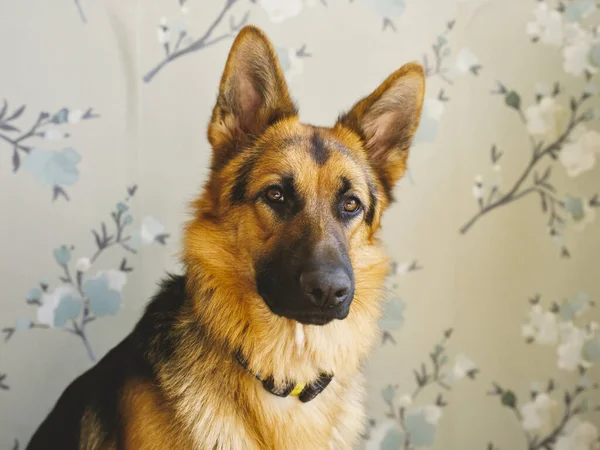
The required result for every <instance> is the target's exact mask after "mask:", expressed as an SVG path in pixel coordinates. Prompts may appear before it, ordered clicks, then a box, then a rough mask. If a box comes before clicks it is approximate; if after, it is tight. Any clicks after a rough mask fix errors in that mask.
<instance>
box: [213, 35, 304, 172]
mask: <svg viewBox="0 0 600 450" xmlns="http://www.w3.org/2000/svg"><path fill="white" fill-rule="evenodd" d="M297 114H298V111H297V109H296V107H295V105H294V103H293V102H292V100H291V98H290V95H289V93H288V89H287V85H286V83H285V78H284V76H283V73H282V71H281V67H280V65H279V61H278V59H277V54H276V52H275V49H274V48H273V46H272V45H271V42H270V41H269V38H268V37H267V36H266V35H265V33H264V32H263V31H261V30H260V29H259V28H257V27H254V26H251V25H248V26H245V27H244V28H242V30H241V31H240V32H239V33H238V35H237V37H236V38H235V41H234V42H233V45H232V47H231V51H230V52H229V57H228V58H227V63H226V64H225V70H224V72H223V76H222V78H221V84H220V86H219V95H218V97H217V103H216V105H215V107H214V109H213V114H212V118H211V121H210V125H209V127H208V140H209V141H210V143H211V145H212V147H213V152H214V153H213V158H214V159H213V166H214V163H215V162H216V163H217V164H218V161H219V160H220V159H222V158H227V157H228V155H229V154H231V153H232V152H234V151H235V150H236V149H238V148H239V147H241V146H243V145H245V144H246V143H247V142H249V141H251V140H252V139H253V138H256V137H257V136H259V135H260V134H262V133H263V132H264V131H265V130H266V129H267V127H268V126H269V125H271V124H273V123H275V122H277V121H278V120H280V119H283V118H285V117H289V116H295V115H297Z"/></svg>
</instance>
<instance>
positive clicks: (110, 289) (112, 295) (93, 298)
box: [82, 270, 127, 317]
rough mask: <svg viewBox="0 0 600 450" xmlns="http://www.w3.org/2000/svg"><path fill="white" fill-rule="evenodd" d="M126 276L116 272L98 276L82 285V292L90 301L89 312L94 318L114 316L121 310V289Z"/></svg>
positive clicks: (110, 271)
mask: <svg viewBox="0 0 600 450" xmlns="http://www.w3.org/2000/svg"><path fill="white" fill-rule="evenodd" d="M126 281H127V277H126V275H125V274H124V273H123V272H121V271H117V270H109V271H107V272H105V273H101V274H98V276H96V277H94V278H90V279H88V280H86V281H85V282H84V283H83V286H82V290H83V293H84V294H85V295H86V297H87V298H89V300H90V310H91V312H92V313H93V314H94V315H95V316H96V317H102V316H107V315H111V316H112V315H115V314H117V313H118V312H119V309H120V308H121V289H123V286H124V285H125V282H126Z"/></svg>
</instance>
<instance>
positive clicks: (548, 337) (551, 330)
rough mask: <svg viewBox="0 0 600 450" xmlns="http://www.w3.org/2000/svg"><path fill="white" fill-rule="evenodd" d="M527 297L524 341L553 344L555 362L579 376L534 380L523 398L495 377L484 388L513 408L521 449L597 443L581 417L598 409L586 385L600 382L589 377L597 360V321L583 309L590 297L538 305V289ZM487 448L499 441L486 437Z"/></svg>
mask: <svg viewBox="0 0 600 450" xmlns="http://www.w3.org/2000/svg"><path fill="white" fill-rule="evenodd" d="M529 302H530V305H531V311H530V312H529V313H528V314H527V317H526V322H525V324H524V326H523V327H522V334H523V335H524V337H525V339H526V340H525V342H527V343H529V344H533V343H538V344H544V345H551V346H553V347H554V346H556V350H557V352H556V356H557V368H558V369H559V370H561V371H566V372H568V373H572V374H573V375H574V376H576V377H578V380H577V381H575V382H571V383H572V385H571V383H569V382H566V381H565V382H564V383H562V384H563V386H561V387H560V389H559V387H558V386H557V384H556V383H555V381H554V379H553V378H549V379H548V381H547V382H546V383H541V382H538V381H536V382H533V383H531V389H530V391H529V395H528V397H526V399H525V400H522V399H519V396H518V395H517V394H516V393H515V391H513V390H511V389H508V388H506V387H503V386H500V385H499V384H498V383H493V389H492V391H491V392H489V394H490V395H492V396H496V397H498V398H499V400H500V404H501V405H502V406H503V407H505V408H508V409H511V410H513V412H514V416H515V417H516V418H517V419H518V421H519V422H520V427H521V428H522V431H523V433H524V435H525V440H526V446H524V447H523V448H524V449H525V448H526V449H527V450H543V449H546V450H575V449H577V450H579V449H581V450H584V449H585V450H589V449H597V448H598V449H600V441H599V440H598V430H597V428H596V426H595V425H593V424H591V423H589V422H585V421H582V420H581V418H582V416H583V415H584V414H586V413H588V412H589V413H592V414H597V413H598V411H600V409H597V408H594V407H593V406H592V404H591V403H590V400H591V399H592V398H591V397H590V394H591V391H594V390H597V389H598V388H599V387H600V386H599V385H598V383H593V382H591V377H590V378H588V373H590V371H591V370H593V369H594V368H595V367H594V366H595V365H598V364H600V335H599V334H598V329H599V328H600V326H599V325H598V324H597V323H596V322H595V321H590V320H586V319H587V317H586V313H587V312H588V311H589V310H590V309H591V308H592V307H594V305H595V303H594V302H593V301H592V300H591V299H590V298H589V296H588V295H587V294H586V293H585V292H579V293H577V294H575V295H574V296H573V297H572V298H570V299H569V300H565V301H563V302H561V303H553V304H552V305H551V306H550V307H549V308H544V307H543V306H542V303H541V297H540V296H539V295H537V296H535V297H534V298H532V299H530V301H529ZM544 330H545V331H544ZM570 379H571V380H573V378H570ZM488 449H489V450H497V449H498V447H496V446H495V445H494V444H493V443H491V442H490V443H489V444H488Z"/></svg>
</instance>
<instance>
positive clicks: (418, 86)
mask: <svg viewBox="0 0 600 450" xmlns="http://www.w3.org/2000/svg"><path fill="white" fill-rule="evenodd" d="M257 80H258V81H257ZM259 88H260V89H259ZM423 89H424V82H423V71H422V69H421V68H420V66H418V65H416V64H411V65H407V66H405V67H403V68H402V69H400V70H399V71H397V72H395V73H394V74H393V75H392V76H390V77H389V78H388V80H386V81H385V82H384V83H383V84H382V86H380V87H379V88H378V89H377V90H376V91H375V92H374V93H373V94H372V95H371V96H369V97H367V98H366V99H364V100H362V101H361V102H359V103H358V104H357V105H356V106H355V108H354V109H353V110H352V111H351V112H350V113H349V114H348V115H347V117H346V120H341V121H340V122H339V123H337V124H336V125H335V126H334V127H333V128H315V127H312V126H310V125H305V124H302V123H300V122H299V120H298V117H297V115H296V113H295V110H294V107H293V104H292V102H291V100H290V98H289V95H288V93H287V88H286V86H285V82H284V81H283V75H282V73H281V69H280V67H279V63H278V62H277V59H276V57H275V52H274V50H273V48H272V46H271V44H270V43H269V41H268V39H267V38H266V36H265V35H264V34H263V33H262V32H261V31H260V30H258V29H256V28H254V27H246V28H244V29H243V30H242V31H241V32H240V34H239V36H238V37H237V38H236V41H235V42H234V44H233V47H232V50H231V53H230V56H229V59H228V61H227V64H226V68H225V72H224V75H223V78H222V80H221V85H220V93H219V99H218V101H217V105H216V106H215V109H214V110H213V116H212V119H211V124H210V126H209V130H208V134H209V140H210V142H211V145H212V146H213V171H212V172H211V175H210V179H209V180H208V182H207V183H206V186H205V190H204V192H203V194H202V196H201V197H200V199H199V200H197V201H196V202H195V203H194V205H193V207H194V212H193V218H192V219H191V220H190V222H189V223H188V224H187V226H186V229H185V235H184V243H183V255H182V257H183V261H184V263H185V267H186V273H187V277H188V286H187V288H188V292H189V293H190V295H191V296H192V301H191V302H189V304H188V305H187V306H186V307H185V308H184V309H183V310H182V311H181V313H180V315H179V317H178V321H177V324H176V326H175V331H174V332H175V333H177V336H178V341H177V342H178V345H177V347H176V349H175V351H174V354H173V355H172V359H171V361H170V362H168V363H167V362H166V363H164V364H161V365H160V366H159V367H160V369H159V371H158V374H157V377H158V386H153V385H149V384H148V383H146V382H141V381H139V380H132V381H130V382H129V383H128V385H127V386H126V389H125V392H124V395H123V398H122V407H123V416H124V417H123V419H124V423H125V424H126V426H125V431H124V434H125V441H126V446H125V448H127V449H144V450H145V449H148V450H151V449H166V448H173V449H175V448H177V449H188V448H189V449H192V448H194V449H202V450H215V449H218V450H225V449H227V450H259V449H260V450H266V449H277V450H296V449H298V450H315V449H351V448H355V446H356V445H357V443H358V439H359V433H360V432H361V431H362V427H363V410H362V401H363V395H364V388H363V385H364V380H363V378H362V375H361V364H362V363H363V362H364V360H365V357H366V356H367V354H368V352H369V350H370V349H371V347H372V345H373V343H374V342H375V340H376V339H377V337H378V328H377V320H378V318H379V314H380V302H381V300H382V297H383V282H384V278H385V276H386V274H387V272H388V267H389V266H388V259H387V257H386V256H385V254H384V251H383V250H382V248H381V246H380V244H379V242H378V239H377V230H378V229H379V225H380V218H381V214H382V212H383V210H384V209H385V208H386V207H387V206H388V204H389V198H387V197H386V196H385V195H383V194H381V192H382V191H383V189H384V188H385V186H384V185H385V184H386V183H387V184H393V182H395V181H396V180H397V179H398V178H400V176H401V175H402V173H403V172H404V169H405V163H406V154H407V152H408V147H409V145H410V140H411V138H412V135H413V133H414V131H415V130H416V127H417V125H418V119H419V116H420V110H421V105H422V96H423V92H422V91H423ZM240 90H241V91H240ZM248 110H250V111H254V112H255V113H256V114H248V113H247V111H248ZM273 117H276V119H277V120H276V121H275V122H276V123H275V124H271V123H270V121H272V120H273ZM396 125H397V127H396V128H394V127H395V126H396ZM398 127H399V128H398ZM397 128H398V129H397ZM315 132H317V133H319V136H321V138H322V139H323V141H324V142H325V143H326V145H331V146H334V147H335V146H338V147H343V149H344V151H345V152H347V153H344V152H342V151H338V152H336V151H333V152H331V156H330V158H329V159H328V160H327V162H326V163H324V164H323V165H319V164H317V163H316V162H315V161H314V160H313V159H312V158H311V156H310V155H309V154H308V152H307V151H306V148H307V142H308V141H309V139H310V136H311V135H312V134H313V133H315ZM361 133H364V135H365V136H366V137H367V142H366V143H365V145H364V146H363V141H361V138H360V134H361ZM257 136H260V137H258V138H256V137H257ZM240 148H244V153H243V155H238V154H237V153H235V151H236V150H238V149H240ZM232 149H233V150H232ZM282 149H284V150H285V152H283V153H282ZM248 158H256V160H257V164H256V165H255V167H254V168H253V171H252V176H251V177H250V178H249V180H248V184H247V186H246V190H247V195H248V196H249V197H252V196H253V195H255V194H256V193H257V192H259V191H260V189H261V188H262V187H263V186H265V185H267V184H268V183H269V181H270V180H271V179H272V178H273V176H274V173H275V172H281V171H289V172H291V173H293V174H294V176H295V182H296V186H297V189H298V191H299V192H300V193H302V195H303V196H304V197H305V198H306V199H307V202H306V206H305V211H304V212H303V214H302V217H301V218H299V219H298V220H297V223H292V224H290V225H288V226H287V228H286V231H285V232H286V233H287V234H289V236H290V238H292V237H294V236H297V235H298V234H299V233H300V230H301V228H302V227H305V226H306V225H307V224H310V227H311V230H314V231H315V232H316V233H317V234H318V233H319V232H321V231H322V233H325V231H326V229H328V227H329V228H331V227H334V228H335V227H337V228H335V229H336V230H339V232H340V233H343V235H344V237H345V239H346V241H347V245H348V249H349V255H350V259H351V263H352V268H353V270H354V275H355V297H354V300H353V303H352V305H351V309H350V313H349V315H348V317H347V318H346V319H344V320H335V321H333V322H331V323H329V324H327V325H324V326H311V325H299V324H298V323H297V322H295V321H292V320H289V319H286V318H283V317H280V316H276V315H275V314H273V313H272V312H271V311H270V310H269V308H268V307H267V305H266V304H265V302H264V300H263V299H262V298H261V297H259V295H258V294H257V293H256V283H255V273H254V263H255V261H256V260H257V258H259V257H260V256H262V255H265V254H268V252H269V251H270V250H271V249H272V245H273V244H272V242H273V238H274V236H278V235H279V234H280V233H281V232H282V229H281V226H282V225H280V224H279V223H278V222H277V221H276V220H275V219H274V218H273V215H272V213H270V212H269V211H268V210H267V208H266V207H263V206H260V205H244V206H235V205H232V204H231V201H230V197H231V192H232V189H234V183H235V174H236V173H238V172H239V171H240V169H241V168H243V166H244V164H245V162H246V161H247V160H248ZM364 166H368V169H367V170H366V171H365V170H362V169H361V167H363V168H364ZM347 173H351V174H353V177H354V178H353V179H354V180H355V185H356V190H357V193H358V194H359V195H360V196H361V197H362V198H367V199H368V197H369V192H368V183H369V182H371V183H373V184H374V186H375V187H376V188H377V192H379V194H378V197H377V207H376V209H375V213H374V220H373V222H372V223H371V224H370V225H366V224H365V223H364V221H363V222H360V221H357V222H355V223H352V224H351V225H350V226H348V227H347V228H340V227H341V225H339V224H336V223H333V221H332V219H331V218H330V217H329V216H328V215H327V214H326V211H329V209H328V208H330V207H329V205H330V198H329V197H328V195H330V194H331V193H332V192H335V191H336V189H338V187H336V186H337V185H336V183H337V182H338V180H339V178H340V175H341V174H347ZM200 327H201V328H202V330H204V331H203V333H200V332H198V330H199V329H200ZM299 327H300V329H299ZM236 349H241V350H242V353H243V354H244V355H245V357H246V358H247V360H248V364H249V367H250V369H251V370H252V371H253V372H260V373H261V374H263V375H271V376H273V378H274V380H275V383H276V384H282V383H284V382H285V381H286V380H297V381H305V382H310V381H313V380H315V379H316V378H317V377H318V376H319V373H320V372H321V371H328V372H331V373H333V374H334V378H333V380H332V382H331V384H330V385H329V386H328V387H327V388H326V389H325V390H324V391H323V392H322V393H321V394H320V395H319V396H318V397H317V398H315V399H314V400H312V401H311V402H308V403H306V404H304V403H301V402H300V401H299V400H298V398H297V397H287V398H279V397H276V396H274V395H272V394H270V393H268V392H267V391H265V389H263V387H262V385H261V383H260V382H258V381H257V380H256V379H255V378H254V377H253V376H252V375H250V374H248V373H247V372H246V371H245V370H244V369H243V368H242V367H241V366H240V365H239V364H238V363H237V362H236V361H235V359H234V358H233V357H232V354H233V352H234V351H235V350H236Z"/></svg>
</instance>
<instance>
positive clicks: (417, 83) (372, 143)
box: [338, 63, 425, 199]
mask: <svg viewBox="0 0 600 450" xmlns="http://www.w3.org/2000/svg"><path fill="white" fill-rule="evenodd" d="M424 93H425V73H424V71H423V68H422V67H421V65H420V64H418V63H409V64H406V65H404V66H403V67H401V68H400V69H398V70H397V71H396V72H394V73H393V74H392V75H390V76H389V77H388V78H387V79H386V80H385V81H384V82H383V83H382V84H381V86H379V87H378V88H377V89H376V90H375V91H374V92H373V93H372V94H371V95H369V96H368V97H365V98H363V99H362V100H360V101H359V102H358V103H356V104H355V105H354V106H353V107H352V109H351V110H350V111H349V112H348V113H346V114H344V115H342V116H341V117H340V118H339V119H338V124H339V125H341V126H343V127H346V128H350V129H351V130H353V131H354V132H356V133H357V134H358V135H359V136H360V137H361V138H362V140H363V144H364V146H365V150H366V152H367V155H368V158H369V161H370V163H371V166H372V167H373V169H374V170H375V172H376V173H377V174H378V176H379V179H380V181H381V183H382V185H383V188H384V190H385V191H386V194H387V196H388V198H389V199H391V198H392V196H391V194H392V189H393V187H394V184H395V183H396V182H397V181H398V180H399V179H400V177H401V176H402V175H403V174H404V171H405V170H406V158H407V157H408V150H409V148H410V144H411V141H412V138H413V136H414V134H415V131H416V130H417V127H418V126H419V120H420V117H421V109H422V107H423V95H424Z"/></svg>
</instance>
